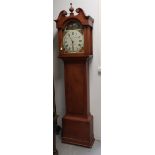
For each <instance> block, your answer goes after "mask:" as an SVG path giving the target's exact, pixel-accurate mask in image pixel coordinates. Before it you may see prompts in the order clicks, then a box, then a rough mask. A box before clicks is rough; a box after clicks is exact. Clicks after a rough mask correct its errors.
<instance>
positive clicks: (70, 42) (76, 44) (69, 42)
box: [63, 30, 84, 52]
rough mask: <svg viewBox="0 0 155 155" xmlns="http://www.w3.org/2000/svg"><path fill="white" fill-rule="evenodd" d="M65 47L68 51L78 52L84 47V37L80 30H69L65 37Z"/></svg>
mask: <svg viewBox="0 0 155 155" xmlns="http://www.w3.org/2000/svg"><path fill="white" fill-rule="evenodd" d="M63 47H64V49H65V51H68V52H78V51H80V50H81V49H82V48H83V47H84V37H83V34H81V32H79V31H78V30H67V31H66V33H65V35H64V38H63Z"/></svg>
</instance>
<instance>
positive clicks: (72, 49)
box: [68, 35, 74, 51]
mask: <svg viewBox="0 0 155 155" xmlns="http://www.w3.org/2000/svg"><path fill="white" fill-rule="evenodd" d="M68 36H69V38H70V40H71V42H72V50H73V51H74V45H73V43H74V41H73V40H72V38H71V37H70V35H68Z"/></svg>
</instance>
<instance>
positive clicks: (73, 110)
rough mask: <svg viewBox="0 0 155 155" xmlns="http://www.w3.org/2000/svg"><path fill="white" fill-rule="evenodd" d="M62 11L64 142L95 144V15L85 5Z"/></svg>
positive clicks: (60, 52)
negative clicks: (92, 60)
mask: <svg viewBox="0 0 155 155" xmlns="http://www.w3.org/2000/svg"><path fill="white" fill-rule="evenodd" d="M69 11H70V13H69V14H67V12H66V11H65V10H62V11H61V12H60V13H59V16H58V18H57V20H55V22H56V27H57V29H58V48H59V54H58V57H59V58H60V59H62V60H63V61H64V83H65V103H66V114H65V116H64V117H63V119H62V142H64V143H70V144H76V145H81V146H85V147H92V145H93V143H94V134H93V116H92V115H91V114H90V107H89V59H90V58H91V57H92V55H93V45H92V31H93V23H94V19H93V18H92V17H90V16H86V15H85V13H84V11H83V9H81V8H78V9H76V11H75V12H74V8H73V7H72V4H71V7H70V9H69Z"/></svg>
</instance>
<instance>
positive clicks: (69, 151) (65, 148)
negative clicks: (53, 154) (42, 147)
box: [56, 136, 101, 155]
mask: <svg viewBox="0 0 155 155" xmlns="http://www.w3.org/2000/svg"><path fill="white" fill-rule="evenodd" d="M56 140H57V142H56V145H57V150H58V152H59V155H101V143H100V141H98V140H96V141H95V142H94V145H93V147H92V148H85V147H81V146H76V145H69V144H64V143H61V138H60V136H57V139H56Z"/></svg>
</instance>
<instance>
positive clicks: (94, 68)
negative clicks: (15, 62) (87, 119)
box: [53, 0, 101, 139]
mask: <svg viewBox="0 0 155 155" xmlns="http://www.w3.org/2000/svg"><path fill="white" fill-rule="evenodd" d="M70 2H72V3H73V7H74V9H76V8H78V7H81V8H83V9H84V11H85V13H86V14H87V15H90V16H92V17H93V18H94V30H93V51H94V56H93V59H92V60H91V61H90V111H91V113H92V114H93V116H94V135H95V138H96V139H100V138H101V75H100V74H99V73H98V68H99V67H100V56H101V55H100V53H101V49H100V45H101V44H100V1H99V0H95V1H90V0H78V1H75V0H74V1H73V0H72V1H68V0H55V1H54V7H53V11H54V12H53V16H54V19H56V18H57V17H58V14H59V12H60V11H61V10H66V11H67V12H68V9H69V7H70ZM56 34H57V29H56V25H55V23H54V25H53V37H54V44H53V46H54V47H53V48H54V50H53V52H54V58H53V59H54V69H53V71H54V76H55V89H56V104H57V113H58V114H59V115H60V116H59V120H58V122H59V124H61V118H62V116H63V115H64V112H65V102H64V101H65V99H64V76H63V74H64V73H63V62H62V60H60V59H58V58H57V54H58V49H57V36H56Z"/></svg>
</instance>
